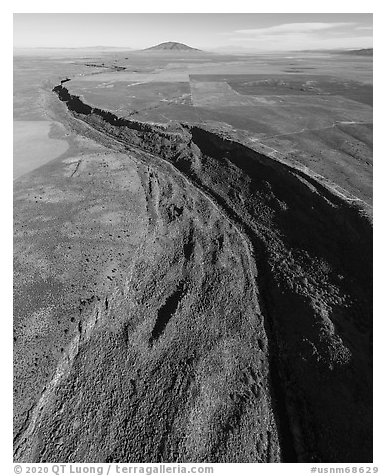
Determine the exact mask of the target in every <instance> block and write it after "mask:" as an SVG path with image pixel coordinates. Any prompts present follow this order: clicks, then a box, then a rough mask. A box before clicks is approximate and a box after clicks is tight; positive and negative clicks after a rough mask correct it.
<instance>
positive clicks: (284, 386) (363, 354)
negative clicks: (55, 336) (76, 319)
mask: <svg viewBox="0 0 386 476" xmlns="http://www.w3.org/2000/svg"><path fill="white" fill-rule="evenodd" d="M55 91H56V93H57V94H58V95H59V98H60V99H61V100H62V101H63V102H65V103H66V105H67V107H68V109H69V110H70V111H71V113H72V114H73V115H74V116H75V118H76V120H79V119H80V120H81V122H79V121H78V122H77V124H78V126H79V124H81V123H87V124H88V125H89V126H91V129H87V133H89V134H98V140H105V141H106V143H108V142H109V141H113V143H114V144H119V146H118V145H116V146H117V147H120V148H121V149H123V150H127V151H130V152H133V151H137V160H138V161H139V162H140V163H147V164H148V165H150V167H151V168H152V171H150V170H149V171H148V172H146V171H145V170H144V172H143V176H144V180H143V183H144V188H145V189H146V190H147V194H148V200H147V203H148V204H149V205H148V212H149V214H150V216H151V217H152V219H151V223H152V226H151V227H150V228H149V230H150V231H151V234H150V236H149V238H148V239H147V240H146V243H145V244H144V245H143V252H144V255H141V256H142V257H141V258H139V261H138V262H140V263H142V265H141V266H139V268H138V269H137V268H136V266H134V268H133V269H132V270H131V272H130V275H131V280H130V283H132V284H129V285H127V286H124V287H123V288H122V290H121V294H122V296H121V297H115V298H113V299H111V298H110V297H108V302H109V306H108V310H107V309H104V310H103V312H102V311H101V312H102V316H104V318H103V319H102V321H101V322H103V323H104V324H101V329H104V330H100V331H96V332H95V335H93V338H92V341H91V342H90V343H87V344H85V347H87V351H86V350H84V352H85V355H94V353H95V352H100V348H101V347H100V346H99V347H98V339H101V338H102V337H101V336H103V337H104V338H105V339H107V340H108V342H109V344H108V345H107V347H108V348H109V349H110V351H109V352H110V353H109V359H111V354H112V356H113V357H112V362H113V363H114V364H113V366H114V369H116V370H117V369H119V371H120V372H122V375H123V377H124V378H120V379H119V380H116V379H115V380H114V378H112V379H111V378H110V376H109V372H110V374H111V366H110V368H109V366H108V365H107V364H106V373H103V376H102V379H99V381H100V382H101V383H102V384H105V386H106V387H107V389H108V390H109V392H110V393H108V391H107V389H106V390H102V391H101V393H102V394H103V395H104V396H105V398H106V401H107V402H108V403H107V404H106V405H105V407H104V410H103V411H104V412H107V413H104V414H103V415H104V416H103V421H104V422H106V425H107V421H106V419H107V418H111V415H110V414H109V413H108V412H109V408H110V411H111V408H112V406H113V404H114V405H115V406H118V408H119V411H118V412H117V414H118V415H119V417H114V418H113V419H112V420H114V421H111V422H110V423H109V425H110V426H109V427H106V428H104V429H103V430H102V429H100V430H99V433H98V434H100V433H101V432H102V434H103V435H104V437H105V438H107V440H108V441H109V442H110V443H109V444H110V450H109V451H108V450H107V449H106V448H108V447H109V445H107V446H104V445H103V444H102V443H101V441H99V440H98V438H94V439H87V441H88V444H89V445H91V447H92V448H93V450H89V451H86V452H85V451H83V452H82V451H81V450H77V452H76V451H75V450H71V448H75V447H76V445H82V444H83V445H84V444H85V442H83V443H82V441H81V439H80V436H76V435H73V433H71V431H69V430H68V428H67V429H66V428H65V425H66V423H65V422H66V421H67V419H68V417H69V415H66V413H65V412H64V413H63V410H62V409H60V408H57V407H56V406H55V405H56V403H55V402H54V401H53V400H55V399H58V397H57V394H58V392H59V393H60V395H61V396H60V398H59V399H58V401H59V402H61V403H60V405H64V404H66V402H68V403H69V404H70V403H71V401H73V398H74V397H72V396H71V395H72V393H71V391H74V389H76V387H74V385H75V382H79V381H81V382H82V381H83V384H82V385H85V388H86V389H87V388H88V386H89V385H91V384H92V382H93V379H94V378H96V376H95V377H94V374H93V371H92V370H91V369H90V368H88V367H87V366H86V369H85V368H83V365H84V360H82V359H84V358H83V357H78V358H77V359H75V361H74V364H75V365H73V366H72V367H71V371H70V374H69V376H68V377H66V378H65V379H64V380H63V381H61V383H60V384H59V385H58V386H56V387H55V389H54V391H53V392H52V398H51V402H50V403H49V404H46V403H45V409H44V415H43V416H41V415H39V420H40V421H39V422H38V425H37V424H36V421H35V420H37V419H35V420H34V418H32V419H31V422H32V421H33V422H34V423H33V428H32V429H31V428H30V427H28V428H29V429H27V431H25V430H24V431H23V435H24V437H25V438H24V442H23V444H22V445H21V446H20V443H18V451H19V452H18V453H17V456H16V458H17V459H19V460H21V461H30V460H36V461H37V460H38V461H43V460H46V461H53V460H55V461H56V460H57V461H64V460H65V461H91V459H92V458H95V459H94V460H95V461H102V460H103V461H107V460H108V461H141V459H140V454H141V453H142V454H144V455H145V456H142V461H145V460H146V461H229V462H232V461H233V462H236V461H294V460H298V461H324V462H327V461H339V460H344V461H356V460H357V461H370V460H371V436H370V435H371V382H370V381H369V375H370V373H371V372H369V369H371V352H370V350H369V347H368V345H369V338H370V337H371V335H370V334H371V233H372V231H371V225H370V223H369V221H368V219H367V218H366V216H365V215H364V214H363V213H362V212H361V209H360V208H359V207H358V206H357V204H356V203H351V202H349V201H346V200H343V199H342V197H339V196H337V195H335V194H333V193H332V192H331V191H329V190H327V189H326V188H325V187H323V185H321V184H319V183H318V182H317V181H315V180H313V179H312V178H311V177H308V176H305V175H302V174H301V173H300V172H299V171H297V170H294V169H291V168H289V167H288V166H286V165H283V164H281V163H279V162H277V161H274V160H272V159H271V158H269V157H266V156H264V155H263V154H259V153H257V152H255V151H252V150H250V149H248V148H247V147H245V146H243V145H242V144H238V143H234V142H232V141H229V140H226V139H224V138H221V137H220V136H217V135H216V134H214V133H212V132H209V131H205V130H203V129H201V128H198V127H197V126H194V127H190V126H188V125H183V126H181V125H175V126H173V127H168V128H166V127H161V126H154V125H151V124H143V123H138V122H133V121H128V120H126V119H120V118H117V117H116V116H114V115H113V114H111V113H110V112H108V111H102V110H100V109H97V108H93V107H91V106H88V105H86V104H84V103H83V102H82V101H81V100H80V99H79V98H77V97H76V96H72V95H71V94H69V93H68V90H67V89H66V88H64V87H63V86H58V87H56V88H55ZM79 127H80V128H81V130H82V127H83V126H79ZM93 131H98V132H95V133H94V132H93ZM82 132H83V133H85V130H83V131H82ZM103 138H104V139H103ZM145 176H146V177H145ZM166 177H167V178H166ZM176 184H177V188H178V189H179V190H180V191H179V192H174V193H170V190H171V189H173V188H174V189H175V188H176ZM192 197H195V198H194V199H192ZM192 200H193V202H192ZM199 230H201V231H199ZM153 240H154V241H153ZM240 244H241V246H240ZM171 250H175V251H174V254H173V253H172V255H170V253H171ZM176 250H180V251H178V252H177V251H176ZM225 257H226V258H225ZM236 257H237V258H236ZM141 260H142V261H141ZM224 260H225V261H226V263H227V264H225V265H224ZM235 260H236V261H235ZM236 263H238V264H236ZM137 265H138V264H137ZM158 268H159V269H158ZM143 273H145V277H144V275H143ZM133 276H134V277H135V276H138V278H137V281H138V283H140V284H135V279H134V281H132V280H133ZM155 276H156V277H157V278H158V279H156V277H155ZM129 290H130V292H129ZM129 296H130V297H129ZM101 301H103V298H102V299H101ZM155 301H157V302H155ZM110 303H112V306H115V308H116V310H115V313H116V314H115V315H114V314H112V312H113V311H112V309H111V307H110ZM241 303H242V304H241ZM92 309H94V308H93V307H92ZM145 309H147V311H145ZM149 310H150V311H149ZM90 312H91V314H92V313H95V310H92V311H90ZM146 312H150V314H151V313H152V312H153V313H154V317H153V318H151V319H150V320H149V319H147V318H146ZM130 313H131V314H130ZM92 315H94V314H92ZM127 315H131V317H130V319H127V318H126V319H125V318H124V317H123V316H127ZM197 315H198V316H200V315H202V319H203V320H204V322H201V321H200V319H197V317H195V316H197ZM176 321H177V322H178V324H175V322H176ZM207 321H208V322H207ZM211 321H212V323H211ZM118 322H119V324H118ZM150 322H152V326H153V327H152V329H151V328H149V329H147V326H149V325H150ZM182 322H183V323H184V324H182ZM220 322H222V325H221V324H220ZM214 323H217V324H216V325H217V326H220V327H221V326H222V329H223V330H222V331H221V332H220V336H217V338H215V336H216V335H217V334H216V332H217V331H216V329H214V328H213V329H212V326H213V324H214ZM173 325H177V327H176V328H174V327H173ZM216 325H215V326H214V327H216ZM179 326H181V327H179ZM185 326H186V327H185ZM177 328H178V334H175V332H176V329H177ZM106 329H108V330H106ZM112 329H114V331H112ZM208 329H209V330H210V331H208ZM173 332H174V334H173ZM112 336H114V337H112ZM120 336H121V337H120ZM163 340H164V342H167V343H168V346H169V347H168V351H166V350H165V348H164V347H162V342H163ZM174 340H177V341H178V345H177V347H175V343H174ZM212 340H213V342H218V344H217V348H216V345H213V344H211V342H212ZM196 341H197V342H196ZM192 344H193V345H192ZM160 345H161V348H160V347H159V346H160ZM88 346H89V347H90V348H88ZM93 346H94V347H93ZM149 346H150V347H149ZM224 346H225V347H224ZM129 348H130V349H131V350H130V351H129V350H128V349H129ZM97 349H99V351H97ZM124 349H125V350H124ZM160 349H161V350H160ZM162 349H163V350H162ZM213 349H215V350H213ZM225 349H228V350H225ZM230 349H232V350H230ZM246 349H250V351H248V350H246ZM255 354H256V355H255ZM176 356H178V357H177V358H176ZM220 356H222V357H221V358H220ZM208 359H209V360H208ZM219 359H220V361H221V362H222V364H221V365H218V364H216V365H215V366H214V367H213V368H215V369H216V368H217V370H216V371H212V372H211V371H210V369H211V368H212V366H213V365H214V362H215V361H218V360H219ZM256 359H257V360H256ZM172 362H177V364H172ZM208 362H209V364H208ZM211 362H212V363H211ZM82 363H83V365H81V364H82ZM99 365H100V366H101V367H102V368H103V367H104V364H103V362H100V364H99ZM79 366H81V367H79ZM162 367H166V369H167V371H166V373H164V372H163V371H161V368H162ZM108 368H109V369H110V370H109V371H108ZM134 369H137V370H136V371H134ZM113 373H114V372H113ZM126 374H127V375H126ZM173 375H174V377H173ZM184 375H186V377H184ZM170 378H171V379H172V380H170ZM71 379H73V380H71ZM173 379H174V380H173ZM72 381H73V382H74V383H72V384H71V382H72ZM159 381H160V382H162V384H161V388H162V389H163V391H162V392H161V390H159V391H155V390H154V389H152V382H153V383H154V384H155V383H156V382H159ZM156 385H157V384H156ZM158 385H159V384H158ZM233 388H234V389H238V390H237V391H236V390H235V392H236V393H232V392H233V391H232V389H233ZM241 389H245V390H241ZM247 389H248V390H247ZM79 391H80V390H79V389H76V395H79ZM87 393H88V392H87V391H85V389H83V390H81V393H80V394H81V395H84V394H87ZM161 393H162V396H161ZM54 395H55V398H54ZM108 395H110V397H108ZM125 395H129V397H125ZM112 398H113V401H112V400H111V399H112ZM90 399H91V400H90ZM74 403H75V402H74ZM94 404H95V402H93V400H92V397H87V398H86V401H85V402H82V404H81V408H87V407H90V406H91V407H93V405H94ZM57 405H59V403H58V404H57ZM66 408H67V407H66ZM67 411H69V410H67ZM213 412H214V413H213ZM60 414H63V415H64V416H63V417H62V418H61V419H60V418H59V417H58V415H60ZM221 414H222V416H220V415H221ZM108 415H109V416H108ZM161 415H163V416H162V417H161ZM58 418H59V420H58ZM84 419H85V420H84V424H83V426H84V427H86V428H91V427H92V425H93V424H94V423H93V422H94V420H93V418H91V417H86V416H84ZM31 422H30V425H31ZM63 422H64V423H63ZM58 425H59V428H61V432H62V433H66V432H65V431H64V430H65V429H66V431H67V433H69V434H70V435H72V436H68V435H67V439H66V438H65V439H64V440H63V438H64V437H63V436H62V440H63V441H65V443H62V445H61V446H60V445H59V448H58V445H57V442H56V443H55V439H54V441H53V442H52V443H49V442H48V441H47V440H46V439H44V438H43V440H44V444H43V443H40V444H38V441H40V439H39V437H38V436H37V435H38V433H39V432H40V431H43V430H44V433H45V434H46V433H47V434H56V433H58ZM153 427H154V428H156V429H157V428H158V430H156V431H154V432H153V434H151V433H149V431H148V430H147V429H149V430H150V428H153ZM39 428H41V430H39ZM277 428H278V430H277ZM55 432H56V433H55ZM347 432H350V434H351V441H350V444H346V445H345V444H344V443H342V441H344V439H345V435H347ZM113 435H115V436H113ZM117 435H119V438H118V437H117ZM363 435H367V437H366V438H364V436H363ZM77 438H78V440H77ZM58 439H59V440H60V437H58ZM120 439H123V440H124V442H121V441H120ZM118 440H119V441H120V442H119V443H117V441H118ZM18 441H20V439H18ZM135 441H137V443H135ZM34 442H35V443H34ZM34 445H35V446H34ZM36 445H38V446H37V447H36ZM42 445H43V446H42ZM98 445H101V447H103V455H104V456H103V455H102V453H99V456H98V457H97V456H96V453H95V451H97V448H98ZM43 447H44V448H45V450H44V451H43V450H42V448H43ZM28 448H29V449H28ZM32 448H34V449H32ZM39 448H41V449H39ZM74 451H75V452H74ZM93 451H94V453H93ZM93 455H94V456H93ZM342 455H344V456H343V457H342ZM53 458H54V459H53ZM98 458H99V459H98Z"/></svg>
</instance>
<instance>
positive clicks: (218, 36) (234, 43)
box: [14, 13, 373, 52]
mask: <svg viewBox="0 0 386 476" xmlns="http://www.w3.org/2000/svg"><path fill="white" fill-rule="evenodd" d="M372 35H373V27H372V14H367V13H366V14H363V13H339V14H337V13H331V14H325V13H317V14H308V13H302V14H297V13H283V14H281V13H280V14H279V13H272V14H262V13H252V14H246V13H237V14H236V13H235V14H234V13H226V14H225V13H219V14H217V13H203V14H201V13H188V14H179V13H171V14H167V13H158V14H153V13H146V14H145V13H144V14H134V13H123V14H115V13H113V14H99V13H95V14H94V13H92V14H90V13H70V14H68V13H59V14H56V13H28V14H24V13H23V14H14V49H37V48H39V49H43V48H47V49H49V48H50V49H53V48H61V49H75V48H76V49H82V48H83V49H85V48H95V47H97V48H120V49H122V48H123V49H125V48H127V49H133V50H139V49H144V48H148V47H150V46H154V45H156V44H159V43H163V42H166V41H174V42H179V43H185V44H187V45H189V46H191V47H194V48H199V49H202V50H208V51H215V50H218V51H226V50H229V51H245V52H249V51H296V50H322V49H356V48H372V46H373V45H372V41H373V37H372Z"/></svg>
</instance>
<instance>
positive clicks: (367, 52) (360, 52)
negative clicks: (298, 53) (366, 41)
mask: <svg viewBox="0 0 386 476" xmlns="http://www.w3.org/2000/svg"><path fill="white" fill-rule="evenodd" d="M303 52H304V53H329V54H333V55H354V56H373V49H372V48H362V49H359V50H350V49H347V48H346V49H344V50H342V49H339V50H303Z"/></svg>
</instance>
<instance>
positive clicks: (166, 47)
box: [145, 41, 201, 51]
mask: <svg viewBox="0 0 386 476" xmlns="http://www.w3.org/2000/svg"><path fill="white" fill-rule="evenodd" d="M145 51H201V50H199V49H197V48H192V47H191V46H188V45H184V43H176V42H175V41H167V42H165V43H160V44H159V45H156V46H151V47H150V48H145Z"/></svg>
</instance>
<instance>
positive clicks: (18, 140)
mask: <svg viewBox="0 0 386 476" xmlns="http://www.w3.org/2000/svg"><path fill="white" fill-rule="evenodd" d="M51 125H52V123H51V122H49V121H14V123H13V178H14V179H17V178H18V177H20V176H22V175H24V174H26V173H28V172H30V171H31V170H34V169H36V168H38V167H40V166H41V165H43V164H45V163H46V162H49V161H50V160H53V159H55V158H56V157H59V156H60V155H61V154H63V153H64V152H66V150H67V149H68V144H67V142H66V141H64V140H61V139H52V138H50V137H49V133H50V129H51Z"/></svg>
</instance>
